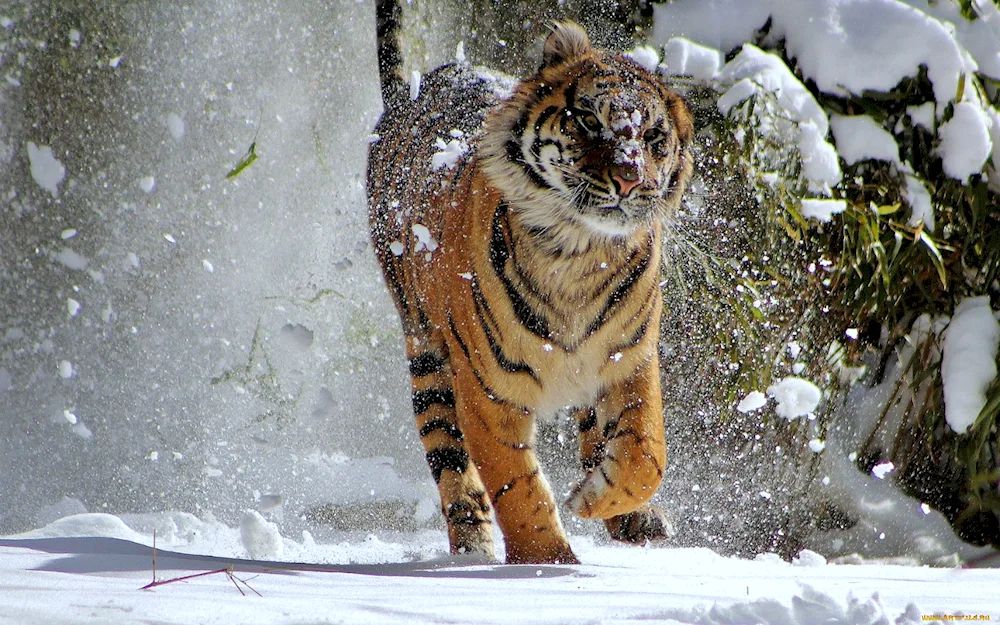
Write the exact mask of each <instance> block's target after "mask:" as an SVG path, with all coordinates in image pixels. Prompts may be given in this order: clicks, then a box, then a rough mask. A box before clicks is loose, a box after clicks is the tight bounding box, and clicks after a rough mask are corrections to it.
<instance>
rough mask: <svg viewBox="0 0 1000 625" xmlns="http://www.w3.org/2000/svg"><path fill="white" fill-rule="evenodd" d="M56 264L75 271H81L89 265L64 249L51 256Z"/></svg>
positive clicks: (77, 255) (72, 252)
mask: <svg viewBox="0 0 1000 625" xmlns="http://www.w3.org/2000/svg"><path fill="white" fill-rule="evenodd" d="M53 258H54V259H55V260H56V262H58V263H60V264H62V265H64V266H66V267H68V268H70V269H73V270H76V271H83V270H84V269H86V268H87V265H89V264H90V261H89V260H87V259H86V258H84V257H83V256H81V255H80V254H78V253H76V252H75V251H73V250H71V249H70V248H68V247H64V248H62V249H61V250H59V251H58V252H56V253H55V254H54V255H53Z"/></svg>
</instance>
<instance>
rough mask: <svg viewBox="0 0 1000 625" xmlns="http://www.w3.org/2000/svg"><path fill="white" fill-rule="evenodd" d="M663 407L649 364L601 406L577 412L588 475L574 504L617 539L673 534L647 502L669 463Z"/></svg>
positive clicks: (636, 539) (607, 396)
mask: <svg viewBox="0 0 1000 625" xmlns="http://www.w3.org/2000/svg"><path fill="white" fill-rule="evenodd" d="M661 407H662V404H661V400H660V385H659V374H658V372H657V367H656V366H655V365H647V366H646V367H644V368H643V369H641V370H640V371H638V372H637V373H636V375H634V376H633V377H632V378H631V379H630V380H627V381H626V382H624V383H622V384H619V385H617V386H615V387H612V388H611V389H609V390H608V391H607V392H606V393H605V395H604V396H602V397H601V398H600V399H599V400H598V402H597V406H596V408H587V409H581V410H578V411H577V414H576V416H577V420H578V424H579V433H580V460H581V463H582V465H583V468H584V470H585V471H586V472H587V477H586V479H584V480H583V481H582V482H581V483H580V484H578V485H577V486H576V487H575V488H574V489H573V494H572V496H571V497H570V500H569V505H570V507H571V508H573V510H574V511H575V512H576V513H577V514H578V515H579V516H581V517H584V518H601V519H604V524H605V527H606V528H607V529H608V532H609V534H610V535H611V537H612V538H614V539H616V540H622V541H624V542H630V543H640V544H641V543H645V542H646V541H648V540H657V539H662V538H666V537H668V536H669V534H670V533H671V531H672V528H671V526H670V522H669V520H668V519H667V518H666V515H665V514H664V513H663V511H662V510H659V509H658V508H656V507H654V506H650V505H648V504H647V503H646V502H647V501H648V500H649V498H650V497H652V496H653V493H654V492H656V489H657V488H658V487H659V485H660V481H661V480H662V478H663V468H664V466H665V464H666V446H665V443H664V438H663V421H662V416H661Z"/></svg>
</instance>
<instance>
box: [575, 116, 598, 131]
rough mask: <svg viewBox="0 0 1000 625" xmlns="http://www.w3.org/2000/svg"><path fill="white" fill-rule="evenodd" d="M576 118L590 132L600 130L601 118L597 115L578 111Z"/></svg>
mask: <svg viewBox="0 0 1000 625" xmlns="http://www.w3.org/2000/svg"><path fill="white" fill-rule="evenodd" d="M576 119H577V121H578V122H580V125H581V126H583V127H584V129H586V130H588V131H590V132H600V131H601V128H602V126H601V120H599V119H597V116H596V115H594V114H593V113H579V114H578V115H577V118H576Z"/></svg>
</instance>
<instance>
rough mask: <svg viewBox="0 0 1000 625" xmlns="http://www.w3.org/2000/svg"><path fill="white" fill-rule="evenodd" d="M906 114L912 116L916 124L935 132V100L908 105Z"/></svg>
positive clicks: (911, 118)
mask: <svg viewBox="0 0 1000 625" xmlns="http://www.w3.org/2000/svg"><path fill="white" fill-rule="evenodd" d="M906 114H907V115H909V116H910V121H911V122H913V125H914V126H920V127H922V128H925V129H927V130H929V131H931V132H934V121H935V113H934V103H933V102H924V103H923V104H919V105H910V106H908V107H906Z"/></svg>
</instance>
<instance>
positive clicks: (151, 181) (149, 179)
mask: <svg viewBox="0 0 1000 625" xmlns="http://www.w3.org/2000/svg"><path fill="white" fill-rule="evenodd" d="M136 184H138V185H139V188H140V189H142V190H143V192H145V193H152V192H153V189H155V188H156V178H154V177H153V176H143V177H142V178H139V180H138V182H137V183H136Z"/></svg>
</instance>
